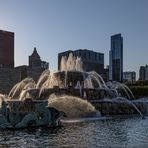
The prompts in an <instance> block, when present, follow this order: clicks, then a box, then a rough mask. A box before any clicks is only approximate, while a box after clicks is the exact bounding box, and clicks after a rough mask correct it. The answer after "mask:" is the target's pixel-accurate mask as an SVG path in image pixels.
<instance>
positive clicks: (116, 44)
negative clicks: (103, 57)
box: [109, 34, 123, 82]
mask: <svg viewBox="0 0 148 148" xmlns="http://www.w3.org/2000/svg"><path fill="white" fill-rule="evenodd" d="M109 56H110V59H109V60H110V64H109V79H110V80H111V81H118V82H122V81H123V37H122V36H121V34H116V35H113V36H111V50H110V53H109Z"/></svg>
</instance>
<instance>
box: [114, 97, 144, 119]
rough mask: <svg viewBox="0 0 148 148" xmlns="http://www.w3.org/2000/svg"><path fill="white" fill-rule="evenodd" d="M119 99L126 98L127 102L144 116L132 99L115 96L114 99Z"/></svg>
mask: <svg viewBox="0 0 148 148" xmlns="http://www.w3.org/2000/svg"><path fill="white" fill-rule="evenodd" d="M119 99H122V100H125V101H126V102H127V103H129V104H131V105H132V106H133V107H134V108H135V110H136V111H137V112H138V113H139V115H140V116H141V117H142V118H143V114H142V113H141V111H140V110H139V109H138V108H137V106H136V105H135V104H134V103H133V102H132V101H130V100H128V99H127V98H123V97H117V98H114V99H113V100H119Z"/></svg>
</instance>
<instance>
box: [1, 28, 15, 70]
mask: <svg viewBox="0 0 148 148" xmlns="http://www.w3.org/2000/svg"><path fill="white" fill-rule="evenodd" d="M13 67H14V33H13V32H8V31H3V30H0V68H13Z"/></svg>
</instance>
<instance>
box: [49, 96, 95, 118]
mask: <svg viewBox="0 0 148 148" xmlns="http://www.w3.org/2000/svg"><path fill="white" fill-rule="evenodd" d="M48 106H50V107H54V108H56V109H57V110H60V111H63V112H65V113H66V115H67V116H68V117H70V118H80V117H92V116H97V115H98V111H96V109H95V107H94V106H92V105H91V104H90V103H89V102H88V101H87V100H82V99H81V98H79V97H74V96H68V95H63V96H56V95H54V94H53V95H51V96H50V97H49V99H48Z"/></svg>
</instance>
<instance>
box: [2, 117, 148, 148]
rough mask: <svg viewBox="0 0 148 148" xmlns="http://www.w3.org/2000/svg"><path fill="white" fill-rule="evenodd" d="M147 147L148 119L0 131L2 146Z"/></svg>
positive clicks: (108, 120)
mask: <svg viewBox="0 0 148 148" xmlns="http://www.w3.org/2000/svg"><path fill="white" fill-rule="evenodd" d="M135 146H136V147H144V146H148V119H145V120H142V119H141V118H138V117H133V118H124V119H123V118H122V119H119V118H117V119H116V118H110V119H105V118H104V119H101V120H100V119H99V120H92V121H90V120H89V121H84V122H82V120H81V122H74V123H72V122H67V123H66V122H65V123H64V126H63V127H61V128H55V129H49V128H37V129H32V128H31V129H25V130H17V131H12V130H11V131H10V130H6V131H2V130H1V131H0V147H56V148H57V147H76V148H77V147H91V148H93V147H135Z"/></svg>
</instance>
